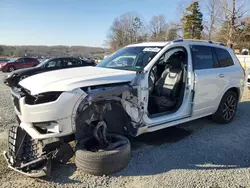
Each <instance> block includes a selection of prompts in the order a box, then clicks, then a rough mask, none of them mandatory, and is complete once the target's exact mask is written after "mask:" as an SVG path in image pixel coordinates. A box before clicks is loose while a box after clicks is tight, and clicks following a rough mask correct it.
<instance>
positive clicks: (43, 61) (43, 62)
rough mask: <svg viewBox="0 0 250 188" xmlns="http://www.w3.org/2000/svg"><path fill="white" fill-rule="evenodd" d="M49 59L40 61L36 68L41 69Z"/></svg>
mask: <svg viewBox="0 0 250 188" xmlns="http://www.w3.org/2000/svg"><path fill="white" fill-rule="evenodd" d="M49 60H50V59H44V60H41V63H39V64H38V65H37V67H42V66H43V65H44V64H46V63H47V62H48V61H49Z"/></svg>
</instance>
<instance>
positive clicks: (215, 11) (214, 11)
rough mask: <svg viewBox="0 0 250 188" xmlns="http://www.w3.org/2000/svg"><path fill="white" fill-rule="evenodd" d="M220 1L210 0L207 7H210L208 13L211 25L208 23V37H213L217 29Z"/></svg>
mask: <svg viewBox="0 0 250 188" xmlns="http://www.w3.org/2000/svg"><path fill="white" fill-rule="evenodd" d="M218 3H220V2H219V1H218V0H209V1H208V5H207V9H208V15H209V25H208V39H209V40H211V39H212V35H213V32H214V30H215V25H216V22H217V21H218V19H219V14H220V10H219V6H218Z"/></svg>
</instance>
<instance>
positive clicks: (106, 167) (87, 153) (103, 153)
mask: <svg viewBox="0 0 250 188" xmlns="http://www.w3.org/2000/svg"><path fill="white" fill-rule="evenodd" d="M109 138H110V139H109V140H110V141H111V144H110V145H109V146H108V147H107V148H105V150H98V151H95V150H93V148H95V145H98V143H97V140H96V139H95V138H94V137H92V138H88V139H85V140H81V141H79V142H78V143H77V145H76V153H75V164H76V167H77V168H79V169H80V170H82V171H84V172H86V173H89V174H92V175H98V176H101V175H108V174H112V173H115V172H118V171H120V170H122V169H124V168H125V167H126V166H127V165H128V163H129V161H130V158H131V146H130V142H129V140H128V139H127V138H126V137H124V136H120V135H110V136H109ZM112 146H113V147H112ZM111 147H112V149H110V148H111Z"/></svg>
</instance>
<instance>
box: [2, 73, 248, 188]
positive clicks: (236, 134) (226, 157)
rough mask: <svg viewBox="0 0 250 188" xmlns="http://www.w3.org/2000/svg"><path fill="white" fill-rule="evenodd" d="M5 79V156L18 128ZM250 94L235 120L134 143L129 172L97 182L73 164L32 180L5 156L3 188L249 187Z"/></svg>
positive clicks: (185, 126)
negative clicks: (11, 135)
mask: <svg viewBox="0 0 250 188" xmlns="http://www.w3.org/2000/svg"><path fill="white" fill-rule="evenodd" d="M3 76H4V75H3V74H2V73H0V92H1V93H0V152H1V153H2V151H3V150H4V149H5V144H6V143H5V142H6V129H7V127H9V126H10V125H11V124H14V123H15V119H14V114H13V108H12V103H11V101H10V100H11V99H10V92H9V89H8V88H7V87H5V86H4V85H3V84H2V79H3ZM249 111H250V93H249V94H248V90H247V89H246V92H245V95H244V97H243V100H242V101H241V103H240V105H239V109H238V113H237V116H236V118H235V120H234V121H233V122H232V123H231V124H229V125H217V124H215V123H213V122H211V121H210V120H208V119H207V118H204V119H200V120H197V121H193V122H190V123H186V124H182V125H180V126H178V127H174V128H168V129H165V130H163V131H160V132H155V133H150V134H146V135H143V136H140V137H138V138H135V139H133V140H132V146H133V152H132V160H131V162H130V164H129V166H128V167H127V168H126V169H125V170H123V171H122V172H120V173H117V174H115V175H112V176H102V177H95V176H91V175H87V174H84V173H83V172H80V171H77V170H76V167H75V165H74V164H72V163H70V164H68V165H60V166H54V167H53V171H52V176H51V177H49V178H43V179H32V178H27V177H25V176H22V175H20V174H18V173H16V172H13V171H12V170H10V169H8V168H7V166H6V163H5V161H4V158H3V156H2V155H1V156H0V182H1V184H0V187H11V188H13V187H129V188H133V187H134V188H137V187H143V188H152V187H214V188H219V187H250V168H249V166H250V121H249V120H250V113H249Z"/></svg>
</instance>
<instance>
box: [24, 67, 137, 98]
mask: <svg viewBox="0 0 250 188" xmlns="http://www.w3.org/2000/svg"><path fill="white" fill-rule="evenodd" d="M135 76H136V72H134V71H126V70H117V69H108V68H101V67H77V68H70V69H61V70H55V71H50V72H44V73H41V74H37V75H33V76H30V77H28V78H25V79H24V80H22V81H20V82H19V85H21V86H22V87H24V88H26V89H28V90H29V91H30V92H31V95H36V94H39V93H45V92H50V91H72V90H73V89H75V88H80V87H86V86H94V85H102V84H111V83H121V82H130V81H132V80H133V79H134V78H135Z"/></svg>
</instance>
